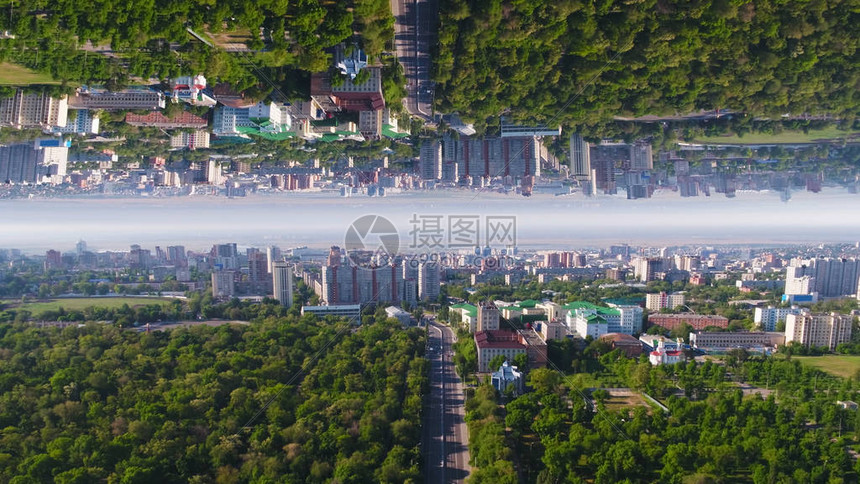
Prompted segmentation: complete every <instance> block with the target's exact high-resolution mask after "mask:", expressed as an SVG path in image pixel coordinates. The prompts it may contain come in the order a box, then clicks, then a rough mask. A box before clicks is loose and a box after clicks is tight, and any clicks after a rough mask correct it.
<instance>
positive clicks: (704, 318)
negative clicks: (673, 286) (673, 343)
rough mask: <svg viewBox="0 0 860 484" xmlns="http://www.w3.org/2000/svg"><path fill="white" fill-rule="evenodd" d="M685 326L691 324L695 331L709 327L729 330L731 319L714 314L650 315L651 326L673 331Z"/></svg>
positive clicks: (649, 322)
mask: <svg viewBox="0 0 860 484" xmlns="http://www.w3.org/2000/svg"><path fill="white" fill-rule="evenodd" d="M685 324H689V325H690V326H692V327H693V329H705V328H707V327H708V326H714V327H717V328H727V327H728V326H729V319H728V318H726V317H724V316H717V315H713V314H693V313H683V314H649V315H648V325H649V326H660V327H663V328H666V329H668V330H670V331H671V330H673V329H679V328H681V327H682V326H683V325H685Z"/></svg>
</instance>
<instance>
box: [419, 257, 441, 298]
mask: <svg viewBox="0 0 860 484" xmlns="http://www.w3.org/2000/svg"><path fill="white" fill-rule="evenodd" d="M438 297H439V264H438V263H437V262H422V263H421V264H420V265H419V266H418V299H420V300H422V301H433V300H435V299H436V298H438Z"/></svg>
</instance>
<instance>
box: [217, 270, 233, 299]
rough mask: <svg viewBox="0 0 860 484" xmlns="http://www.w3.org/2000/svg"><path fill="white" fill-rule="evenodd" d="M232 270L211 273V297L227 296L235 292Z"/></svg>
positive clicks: (231, 295)
mask: <svg viewBox="0 0 860 484" xmlns="http://www.w3.org/2000/svg"><path fill="white" fill-rule="evenodd" d="M234 279H235V277H234V273H233V271H215V272H213V273H212V297H216V298H227V297H233V296H234V295H235V294H236V286H235V284H234Z"/></svg>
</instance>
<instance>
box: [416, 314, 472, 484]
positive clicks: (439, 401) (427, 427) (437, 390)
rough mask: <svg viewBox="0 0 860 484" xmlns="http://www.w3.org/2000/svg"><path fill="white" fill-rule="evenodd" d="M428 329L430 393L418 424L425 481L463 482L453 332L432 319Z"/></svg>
mask: <svg viewBox="0 0 860 484" xmlns="http://www.w3.org/2000/svg"><path fill="white" fill-rule="evenodd" d="M428 330H429V338H428V347H429V349H430V351H429V352H428V355H427V357H428V358H429V359H430V396H429V401H428V404H427V406H426V407H425V413H424V424H423V426H422V442H423V443H422V445H423V449H424V458H425V465H424V476H425V482H446V483H447V482H463V481H464V480H465V479H466V476H468V475H469V472H470V467H469V431H468V429H467V428H466V422H465V420H464V417H465V400H464V397H463V383H462V382H461V381H460V378H459V377H458V376H457V373H456V372H455V371H454V361H453V350H452V348H451V345H452V344H453V343H454V341H455V336H454V331H453V330H451V328H449V327H447V326H445V325H442V324H437V323H436V322H435V321H431V322H430V323H429V324H428Z"/></svg>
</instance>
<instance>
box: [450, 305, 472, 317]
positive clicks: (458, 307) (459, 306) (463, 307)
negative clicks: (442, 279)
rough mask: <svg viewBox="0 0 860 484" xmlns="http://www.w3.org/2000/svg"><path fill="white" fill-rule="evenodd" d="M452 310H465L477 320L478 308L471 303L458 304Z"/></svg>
mask: <svg viewBox="0 0 860 484" xmlns="http://www.w3.org/2000/svg"><path fill="white" fill-rule="evenodd" d="M451 309H463V310H465V311H466V313H467V314H468V315H469V317H472V318H475V317H477V316H478V308H477V307H476V306H473V305H471V304H469V303H458V304H452V305H451Z"/></svg>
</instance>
